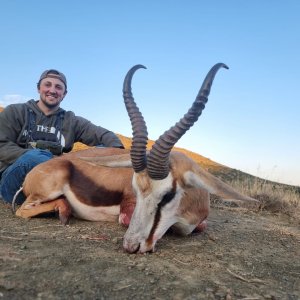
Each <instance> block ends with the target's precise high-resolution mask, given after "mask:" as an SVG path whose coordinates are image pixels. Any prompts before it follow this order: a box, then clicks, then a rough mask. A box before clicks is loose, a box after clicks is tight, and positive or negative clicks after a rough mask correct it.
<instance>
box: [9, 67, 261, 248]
mask: <svg viewBox="0 0 300 300" xmlns="http://www.w3.org/2000/svg"><path fill="white" fill-rule="evenodd" d="M221 67H225V68H227V66H226V65H224V64H221V63H220V64H216V65H215V66H214V67H213V68H212V69H211V70H210V71H209V73H208V74H207V76H206V78H205V80H204V82H203V84H202V87H201V89H200V91H199V93H198V96H197V97H196V100H195V101H194V103H193V105H192V107H191V108H190V110H189V111H188V113H187V114H186V115H184V117H183V118H182V119H181V120H180V121H179V122H178V123H176V124H175V126H173V127H171V128H170V129H169V130H168V131H166V132H165V133H164V134H163V135H162V136H160V137H159V139H158V140H157V141H156V142H155V144H154V145H153V147H152V149H151V150H150V151H149V152H147V151H146V145H147V141H148V136H147V127H146V123H145V121H144V119H143V116H142V114H141V113H140V111H139V109H138V107H137V106H136V104H135V102H134V99H133V97H132V93H131V80H132V77H133V74H134V72H135V71H136V70H137V69H139V68H144V66H142V65H137V66H134V67H133V68H131V69H130V70H129V72H128V73H127V75H126V77H125V80H124V86H123V97H124V102H125V106H126V109H127V112H128V115H129V117H130V120H131V125H132V129H133V141H132V147H131V150H130V153H129V151H128V150H123V149H114V148H92V149H88V150H84V151H79V152H75V153H70V154H66V155H63V156H61V157H57V158H54V159H52V160H50V161H48V162H45V163H42V164H40V165H38V166H37V167H35V168H34V169H33V170H32V171H31V172H29V173H28V175H27V176H26V178H25V181H24V184H23V187H22V190H23V193H24V194H25V196H26V201H25V202H24V203H23V205H22V206H21V207H20V208H19V209H18V210H17V212H16V214H17V215H18V216H20V217H25V218H28V217H32V216H34V215H37V214H40V213H42V212H48V211H51V210H58V211H59V217H60V220H61V221H62V223H66V222H67V220H68V218H69V217H70V215H71V214H73V215H74V216H77V217H78V218H82V219H86V220H91V221H116V220H117V219H118V220H119V223H121V224H123V225H125V226H129V227H128V229H127V231H126V234H125V236H124V240H123V247H124V249H125V250H126V251H127V252H129V253H135V252H141V253H144V252H148V251H153V250H154V246H155V244H156V242H157V241H158V240H159V239H160V238H161V237H162V236H163V235H164V234H165V232H166V231H167V230H168V229H169V228H170V227H172V228H173V229H174V230H175V231H177V232H179V233H181V234H189V233H191V232H192V231H193V230H195V229H198V230H203V229H204V228H205V227H206V218H207V216H208V214H209V194H210V193H213V194H216V195H218V196H220V197H221V198H223V199H230V200H240V201H251V202H253V201H255V200H254V199H252V198H250V197H247V196H244V195H241V194H240V193H238V192H236V191H235V190H233V189H232V188H231V187H230V186H228V185H227V184H225V183H224V182H222V181H221V180H219V179H218V178H216V177H214V176H213V175H211V174H210V173H208V172H207V171H205V170H203V169H202V168H201V167H200V166H199V165H198V164H196V163H195V162H194V161H193V160H192V159H190V158H188V157H187V156H186V155H184V154H182V153H179V152H176V151H172V148H173V146H174V145H175V143H176V142H177V141H178V140H179V139H180V137H181V136H182V135H183V134H184V133H185V132H186V131H187V130H188V129H189V128H190V127H191V126H192V125H193V124H194V122H196V121H197V119H198V117H199V116H200V114H201V112H202V110H203V109H204V107H205V103H206V102H207V97H208V95H209V93H210V88H211V84H212V82H213V79H214V76H215V74H216V73H217V71H218V70H219V68H221ZM15 198H16V197H15Z"/></svg>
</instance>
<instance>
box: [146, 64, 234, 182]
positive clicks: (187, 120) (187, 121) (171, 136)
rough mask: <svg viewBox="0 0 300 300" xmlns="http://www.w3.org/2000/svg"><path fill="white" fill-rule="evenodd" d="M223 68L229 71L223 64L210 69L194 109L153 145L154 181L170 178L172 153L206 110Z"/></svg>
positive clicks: (150, 157) (150, 168) (150, 170)
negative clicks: (213, 86) (213, 84)
mask: <svg viewBox="0 0 300 300" xmlns="http://www.w3.org/2000/svg"><path fill="white" fill-rule="evenodd" d="M222 67H223V68H225V69H228V67H227V66H226V65H225V64H223V63H218V64H216V65H214V66H213V67H212V68H211V69H210V71H209V72H208V74H207V75H206V77H205V79H204V81H203V83H202V86H201V88H200V90H199V93H198V95H197V97H196V100H195V101H194V103H193V105H192V107H191V108H190V109H189V111H188V112H187V113H186V114H185V115H184V117H183V118H182V119H181V120H180V121H179V122H178V123H176V124H175V125H174V126H173V127H171V128H170V129H169V130H168V131H166V132H165V133H164V134H163V135H161V136H160V137H159V138H158V140H157V141H156V142H155V144H154V145H153V147H152V149H151V151H150V153H149V155H148V158H147V169H148V174H149V176H150V177H151V178H152V179H157V180H161V179H164V178H166V177H167V176H168V174H169V171H170V170H169V156H170V151H171V150H172V148H173V146H174V145H175V144H176V143H177V142H178V140H179V139H180V138H181V137H182V136H183V135H184V134H185V133H186V131H187V130H189V129H190V128H191V127H192V126H193V125H194V123H195V122H196V121H197V120H198V118H199V116H200V115H201V113H202V110H203V109H204V108H205V104H206V102H207V100H208V95H209V93H210V89H211V85H212V83H213V80H214V78H215V75H216V73H217V72H218V70H219V69H220V68H222Z"/></svg>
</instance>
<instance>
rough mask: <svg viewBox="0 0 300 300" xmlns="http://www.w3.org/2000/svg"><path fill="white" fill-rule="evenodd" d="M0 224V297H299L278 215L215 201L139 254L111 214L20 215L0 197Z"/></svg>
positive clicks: (297, 242) (299, 261)
mask: <svg viewBox="0 0 300 300" xmlns="http://www.w3.org/2000/svg"><path fill="white" fill-rule="evenodd" d="M0 224H1V225H0V299H178V300H179V299H226V300H230V299H244V300H256V299H280V300H281V299H286V300H296V299H300V229H299V227H297V224H296V223H294V222H292V221H291V220H289V219H288V218H287V217H284V216H280V215H274V214H267V213H261V212H260V213H257V212H252V211H249V210H243V209H240V208H228V207H226V206H222V205H218V206H217V205H214V207H213V208H212V211H211V214H210V216H209V220H208V229H207V230H206V231H205V232H204V233H201V234H193V235H190V236H187V237H179V236H176V235H173V234H171V233H168V234H166V235H165V236H164V237H163V238H162V240H160V241H159V242H158V244H157V248H156V252H154V253H151V254H144V255H141V254H127V253H124V251H123V249H122V238H123V235H124V233H125V230H126V229H125V228H123V227H121V226H120V225H118V224H114V223H100V222H94V223H93V222H86V221H81V220H76V219H72V220H71V222H70V224H69V225H68V226H62V225H60V224H59V221H58V219H57V218H56V216H48V217H39V218H33V219H31V220H25V219H19V218H16V217H15V216H13V215H12V213H11V211H10V208H9V207H7V206H6V205H5V204H4V203H3V202H1V201H0ZM298 226H299V225H298Z"/></svg>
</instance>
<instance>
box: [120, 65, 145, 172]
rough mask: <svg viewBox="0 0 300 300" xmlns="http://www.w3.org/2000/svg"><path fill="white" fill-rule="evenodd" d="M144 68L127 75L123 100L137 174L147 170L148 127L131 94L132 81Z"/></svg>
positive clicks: (135, 68) (139, 66)
mask: <svg viewBox="0 0 300 300" xmlns="http://www.w3.org/2000/svg"><path fill="white" fill-rule="evenodd" d="M140 68H143V69H146V67H145V66H143V65H135V66H133V67H132V68H131V69H130V70H129V71H128V72H127V74H126V77H125V79H124V83H123V98H124V102H125V106H126V109H127V113H128V116H129V118H130V122H131V126H132V131H133V132H132V135H133V138H132V146H131V150H130V157H131V161H132V167H133V169H134V171H135V172H136V173H138V172H141V171H143V170H144V169H146V165H147V162H146V147H147V142H148V132H147V126H146V123H145V121H144V118H143V116H142V114H141V112H140V111H139V108H138V107H137V105H136V103H135V102H134V98H133V96H132V92H131V80H132V76H133V74H134V73H135V71H136V70H138V69H140Z"/></svg>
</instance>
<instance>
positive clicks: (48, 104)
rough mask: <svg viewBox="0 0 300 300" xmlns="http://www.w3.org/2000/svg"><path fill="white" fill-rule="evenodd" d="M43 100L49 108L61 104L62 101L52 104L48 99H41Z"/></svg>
mask: <svg viewBox="0 0 300 300" xmlns="http://www.w3.org/2000/svg"><path fill="white" fill-rule="evenodd" d="M41 100H42V102H43V103H44V105H45V106H46V107H47V108H49V109H53V108H56V107H58V106H59V104H60V102H61V101H59V102H58V103H54V104H52V103H48V102H47V101H46V100H43V99H41Z"/></svg>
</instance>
